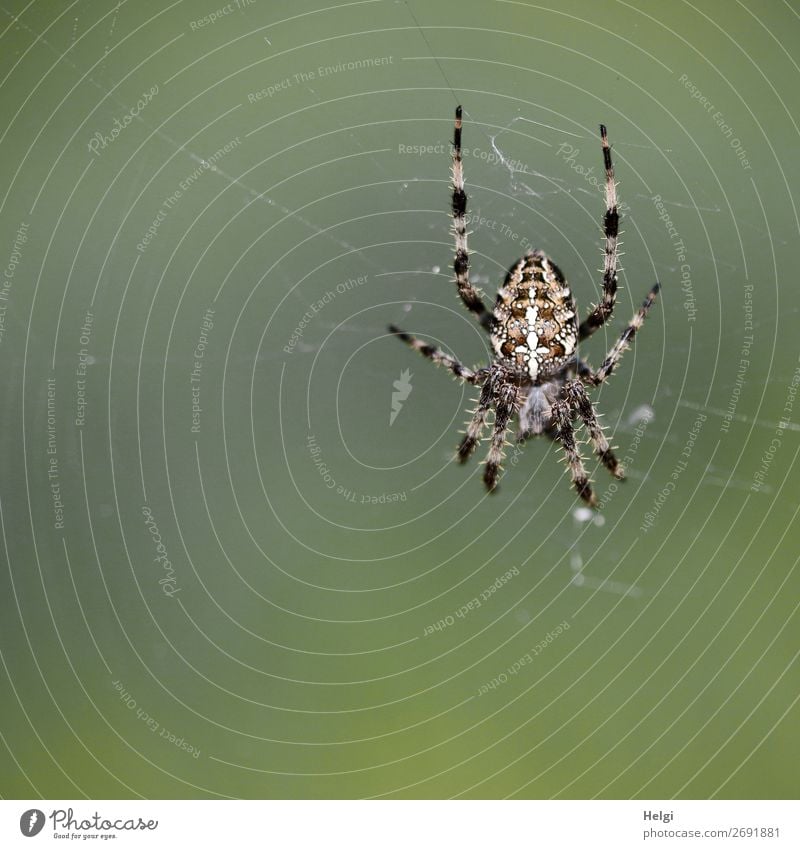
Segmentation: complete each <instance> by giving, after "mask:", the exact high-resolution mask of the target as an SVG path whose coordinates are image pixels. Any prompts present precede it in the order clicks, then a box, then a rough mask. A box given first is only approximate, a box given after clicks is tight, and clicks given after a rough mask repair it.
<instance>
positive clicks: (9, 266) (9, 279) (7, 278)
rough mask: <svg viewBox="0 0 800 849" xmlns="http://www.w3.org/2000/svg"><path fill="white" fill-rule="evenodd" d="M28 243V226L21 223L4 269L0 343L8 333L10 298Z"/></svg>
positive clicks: (0, 285) (0, 291)
mask: <svg viewBox="0 0 800 849" xmlns="http://www.w3.org/2000/svg"><path fill="white" fill-rule="evenodd" d="M27 241H28V225H27V224H26V223H25V222H24V221H20V224H19V227H17V232H16V233H15V234H14V244H13V245H12V247H11V254H10V256H9V257H8V262H7V263H6V267H5V268H4V269H3V279H2V280H0V342H2V341H3V336H4V335H5V332H6V310H7V309H8V296H9V295H10V294H11V287H12V286H13V284H14V278H15V277H16V275H17V266H18V265H19V263H20V260H21V259H22V246H23V245H24V244H25V242H27Z"/></svg>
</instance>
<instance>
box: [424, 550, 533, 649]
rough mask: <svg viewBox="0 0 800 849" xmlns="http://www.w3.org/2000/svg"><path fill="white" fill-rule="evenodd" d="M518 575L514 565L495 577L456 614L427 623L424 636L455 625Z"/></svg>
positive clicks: (517, 568) (517, 569)
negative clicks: (457, 620) (430, 623)
mask: <svg viewBox="0 0 800 849" xmlns="http://www.w3.org/2000/svg"><path fill="white" fill-rule="evenodd" d="M517 575H519V567H517V566H512V567H511V568H510V569H509V570H508V571H507V572H504V573H503V574H502V575H500V577H499V578H497V579H495V581H494V582H493V583H491V584H489V586H488V587H486V589H485V590H483V592H482V593H480V595H476V596H475V598H473V599H472V600H470V601H468V602H467V603H466V604H462V605H461V607H459V608H458V610H456V612H455V614H449V615H448V616H445V617H444V618H443V619H440V620H439V621H438V622H434V623H433V624H432V625H426V627H425V629H424V631H423V632H422V636H423V637H428V636H430V635H431V634H433V633H435V632H437V631H444V629H445V628H449V627H450V626H451V625H455V622H456V619H463V618H464V617H465V616H467V614H469V613H472V611H473V610H477V609H478V608H479V607H480V606H481V605H482V604H483V603H484V602H486V601H489V599H490V598H491V597H492V596H493V595H494V594H495V593H496V592H497V591H498V590H499V589H501V588H502V587H503V586H505V585H506V584H507V583H508V582H509V581H510V580H511V579H512V578H515V577H516V576H517Z"/></svg>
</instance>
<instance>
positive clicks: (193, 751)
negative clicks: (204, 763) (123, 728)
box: [112, 681, 200, 760]
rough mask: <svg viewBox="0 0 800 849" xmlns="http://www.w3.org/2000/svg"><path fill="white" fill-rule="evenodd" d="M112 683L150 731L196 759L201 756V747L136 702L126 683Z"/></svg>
mask: <svg viewBox="0 0 800 849" xmlns="http://www.w3.org/2000/svg"><path fill="white" fill-rule="evenodd" d="M112 683H113V685H114V689H115V690H116V691H117V693H119V697H120V700H121V701H122V703H123V704H124V705H125V707H126V708H128V710H130V711H134V712H135V714H136V718H137V719H138V720H140V721H141V722H143V723H144V724H145V725H146V726H147V727H148V728H149V729H150V731H152V732H153V734H156V735H157V736H158V737H160V738H161V739H162V740H166V741H167V743H171V744H172V745H173V746H175V747H177V748H178V749H182V750H183V751H184V752H186V754H187V755H191V756H192V757H193V758H194V759H195V760H197V759H198V758H199V757H200V749H198V748H197V747H196V746H192V745H190V744H189V743H187V742H186V740H185V739H184V738H183V737H178V736H177V735H176V734H173V733H172V732H171V731H170V730H169V729H167V728H164V726H163V725H161V723H159V722H158V720H157V719H155V718H154V717H152V716H150V714H149V713H148V712H147V711H146V710H144V708H141V707H140V706H139V705H138V704H137V703H136V699H134V698H133V696H132V695H131V694H130V693H129V692H128V691H127V690H126V689H125V685H124V684H123V683H122V682H121V681H112Z"/></svg>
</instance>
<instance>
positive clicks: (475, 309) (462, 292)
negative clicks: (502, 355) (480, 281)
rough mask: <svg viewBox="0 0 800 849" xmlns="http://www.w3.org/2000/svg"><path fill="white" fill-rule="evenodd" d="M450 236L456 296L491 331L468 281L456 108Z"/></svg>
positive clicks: (464, 195)
mask: <svg viewBox="0 0 800 849" xmlns="http://www.w3.org/2000/svg"><path fill="white" fill-rule="evenodd" d="M452 189H453V198H452V202H451V203H452V213H453V236H454V237H455V243H456V255H455V258H454V260H453V271H455V275H456V285H457V286H458V296H459V297H460V298H461V301H462V302H463V304H464V306H465V307H466V308H467V309H468V310H469V311H470V312H471V313H474V315H475V316H477V318H478V320H479V321H480V323H481V324H482V325H483V327H484V328H485V329H486V330H491V324H492V314H491V313H490V312H489V311H488V310H487V309H486V304H484V302H483V299H482V298H481V295H480V293H479V292H478V290H477V289H476V288H475V287H474V286H473V285H472V283H471V282H470V279H469V249H468V248H467V193H466V191H465V190H464V164H463V162H462V156H461V107H460V106H459V107H457V108H456V121H455V129H454V130H453V184H452Z"/></svg>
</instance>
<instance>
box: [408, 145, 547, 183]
mask: <svg viewBox="0 0 800 849" xmlns="http://www.w3.org/2000/svg"><path fill="white" fill-rule="evenodd" d="M397 152H398V153H399V154H400V155H402V156H433V155H436V156H442V155H444V154H446V153H449V152H450V148H449V146H448V145H446V144H445V143H444V142H437V143H436V144H398V145H397ZM461 156H462V158H463V159H468V158H472V159H478V160H480V161H481V162H485V163H486V164H487V165H504V166H505V167H506V168H508V169H509V170H510V171H512V172H513V173H515V174H530V175H533V176H535V172H534V171H531V170H530V169H529V168H528V166H527V165H526V164H525V163H524V162H522V160H520V159H506V158H505V157H504V156H503V155H502V154H501V153H500V152H499V151H497V150H484V149H483V148H480V147H462V148H461Z"/></svg>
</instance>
